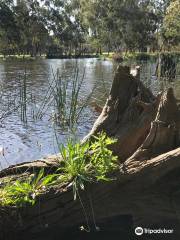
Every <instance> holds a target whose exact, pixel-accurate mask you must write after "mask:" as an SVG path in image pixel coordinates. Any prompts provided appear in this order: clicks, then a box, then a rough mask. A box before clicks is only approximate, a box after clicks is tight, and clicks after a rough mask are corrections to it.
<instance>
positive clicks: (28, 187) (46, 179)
mask: <svg viewBox="0 0 180 240" xmlns="http://www.w3.org/2000/svg"><path fill="white" fill-rule="evenodd" d="M56 178H57V174H51V175H47V176H44V169H41V170H40V171H39V173H38V174H34V175H33V176H32V177H30V178H28V179H26V180H22V181H21V180H16V181H15V182H13V183H9V184H7V185H6V186H5V187H3V188H0V204H1V205H3V206H6V205H16V206H20V207H21V206H23V205H25V204H30V205H34V204H35V203H36V197H37V196H38V195H39V194H40V193H41V192H42V191H44V190H45V189H46V188H47V187H49V186H51V185H52V184H54V183H55V182H56V181H55V180H56Z"/></svg>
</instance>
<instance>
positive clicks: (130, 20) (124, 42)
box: [0, 0, 180, 57]
mask: <svg viewBox="0 0 180 240" xmlns="http://www.w3.org/2000/svg"><path fill="white" fill-rule="evenodd" d="M179 13H180V4H179V1H178V0H172V1H169V0H162V1H151V0H150V1H149V0H143V1H142V0H141V1H140V0H136V1H131V0H126V1H123V0H115V1H111V0H102V1H98V0H95V1H91V0H89V1H84V0H71V1H63V0H58V1H55V0H52V1H49V0H26V1H24V0H23V1H22V0H17V1H13V0H2V1H1V3H0V53H1V54H2V55H3V56H7V55H22V56H23V55H24V56H25V55H28V56H29V55H30V56H31V57H36V56H38V55H39V56H42V55H46V56H48V57H65V56H66V57H71V56H76V57H78V56H92V55H93V54H95V55H96V54H97V55H101V54H102V53H103V52H107V53H108V54H109V53H110V52H118V53H121V52H125V53H128V52H147V51H148V52H149V51H150V52H155V51H162V50H163V51H164V50H167V51H172V50H174V51H178V50H179V40H180V35H179V34H180V29H179V19H180V15H179Z"/></svg>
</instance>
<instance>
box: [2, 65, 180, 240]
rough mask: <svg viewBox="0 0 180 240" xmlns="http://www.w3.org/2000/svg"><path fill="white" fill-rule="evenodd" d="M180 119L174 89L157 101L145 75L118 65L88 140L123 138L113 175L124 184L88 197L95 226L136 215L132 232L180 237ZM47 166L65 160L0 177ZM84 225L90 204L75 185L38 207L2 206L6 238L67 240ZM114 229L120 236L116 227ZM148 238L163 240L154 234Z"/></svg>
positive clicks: (6, 174) (90, 189) (52, 193)
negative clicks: (76, 195) (77, 197)
mask: <svg viewBox="0 0 180 240" xmlns="http://www.w3.org/2000/svg"><path fill="white" fill-rule="evenodd" d="M179 119H180V112H179V108H178V105H177V100H176V98H175V97H174V94H173V90H172V89H171V88H170V89H168V90H167V91H165V92H163V93H159V94H158V95H157V96H154V95H153V94H152V93H151V91H150V90H149V89H147V88H146V87H145V86H144V85H143V84H142V83H141V82H140V80H139V70H137V75H136V76H132V75H131V74H130V69H129V68H128V67H122V66H119V67H118V69H117V72H116V74H115V77H114V81H113V84H112V88H111V91H110V94H109V98H108V99H107V102H106V104H105V106H104V108H103V110H102V113H101V114H100V116H99V118H98V119H97V121H96V122H95V124H94V126H93V128H92V130H91V132H90V133H89V134H88V135H87V137H85V139H84V141H86V140H87V139H91V137H92V135H96V134H97V133H98V132H100V131H105V132H106V133H107V135H109V136H111V137H115V138H117V140H118V141H117V143H115V144H114V145H113V146H111V148H112V150H113V152H114V154H115V155H117V156H118V158H119V170H118V171H116V172H114V173H113V174H114V176H116V181H112V182H107V183H96V184H95V183H94V184H91V185H88V186H87V190H86V191H82V192H81V193H80V194H81V198H82V202H83V205H84V208H85V210H86V214H87V217H88V221H89V224H90V225H91V223H93V224H94V220H95V221H96V222H97V223H98V224H99V225H101V224H102V225H103V224H105V223H107V222H108V221H109V220H110V219H112V218H116V217H118V216H131V217H132V221H133V223H132V231H134V228H135V227H137V226H142V227H146V228H159V227H161V228H164V227H166V228H172V229H174V234H172V235H171V236H169V238H167V239H168V240H169V239H176V240H177V239H180V230H179V229H180V228H179V226H180V204H179V199H180V187H179V182H180V174H179V172H180V146H179V142H180V141H179V136H180V131H179V126H180V124H179ZM42 167H43V168H45V170H46V171H47V172H53V171H54V170H55V169H56V168H57V156H53V157H51V158H50V159H44V160H38V161H34V162H32V163H23V164H19V165H15V166H10V167H9V168H7V169H4V170H2V171H1V172H0V177H1V179H6V178H13V179H17V178H21V177H24V175H28V174H30V173H32V172H33V171H34V170H37V171H38V169H40V168H42ZM92 206H93V211H92ZM82 224H83V225H85V226H86V224H87V223H86V221H85V218H84V214H83V211H82V205H81V203H80V202H79V201H74V200H73V194H72V187H71V186H70V185H61V186H58V187H54V188H51V189H50V190H49V191H48V192H45V193H43V194H42V195H41V196H39V198H38V203H37V204H36V205H35V206H33V207H32V206H31V207H24V208H16V207H0V239H2V240H11V239H13V240H16V239H17V240H19V239H20V236H22V239H23V238H26V239H34V240H39V239H43V240H49V239H60V236H63V235H62V234H63V232H65V231H66V230H68V229H75V228H76V227H77V226H81V225H82ZM108 226H109V224H108ZM112 226H114V227H112V228H113V231H116V230H117V228H118V227H117V226H116V224H114V225H112ZM56 237H57V238H56ZM158 237H159V238H157V239H161V238H160V237H161V236H160V235H158ZM163 237H164V235H162V239H165V238H163ZM62 239H67V236H66V237H65V238H62ZM78 239H80V238H78ZM83 239H84V238H83ZM103 239H105V238H104V237H103ZM114 239H115V238H114ZM117 239H119V238H117ZM123 239H126V238H125V237H124V238H123ZM127 239H128V240H129V239H131V238H130V237H128V238H127ZM132 239H136V237H135V235H132ZM141 239H156V238H155V236H154V235H153V236H150V235H149V234H146V235H144V237H143V238H141Z"/></svg>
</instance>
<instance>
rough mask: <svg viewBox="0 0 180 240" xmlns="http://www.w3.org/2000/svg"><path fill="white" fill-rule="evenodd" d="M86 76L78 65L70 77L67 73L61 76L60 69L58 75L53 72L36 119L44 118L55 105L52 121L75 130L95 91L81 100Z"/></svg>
mask: <svg viewBox="0 0 180 240" xmlns="http://www.w3.org/2000/svg"><path fill="white" fill-rule="evenodd" d="M84 76H85V70H84V71H83V74H82V75H81V74H80V73H79V68H78V66H77V64H76V66H75V68H74V69H73V74H71V76H70V77H69V76H67V75H66V73H62V74H60V71H59V70H58V69H57V71H56V73H55V72H54V71H53V70H52V79H51V81H50V82H49V88H48V90H47V92H46V94H45V97H44V99H43V101H42V104H41V106H40V108H39V110H38V112H37V114H36V118H37V119H40V118H42V117H43V115H44V114H45V113H46V111H47V109H48V108H49V106H52V105H53V106H54V113H53V115H52V120H53V121H54V122H56V123H58V124H59V125H60V126H61V127H63V128H65V127H69V128H70V129H73V128H74V126H75V124H76V123H77V122H78V120H79V119H80V117H81V113H82V111H83V110H84V108H85V107H86V106H87V105H88V102H89V100H90V98H91V96H92V93H93V91H94V89H93V90H92V91H91V93H90V94H88V96H87V97H83V98H80V92H81V88H82V85H83V82H84Z"/></svg>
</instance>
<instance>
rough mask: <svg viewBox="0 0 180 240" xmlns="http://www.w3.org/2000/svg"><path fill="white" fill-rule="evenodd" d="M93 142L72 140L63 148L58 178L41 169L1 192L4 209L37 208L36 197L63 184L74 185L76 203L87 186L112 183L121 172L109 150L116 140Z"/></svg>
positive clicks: (101, 136)
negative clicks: (116, 174) (116, 171)
mask: <svg viewBox="0 0 180 240" xmlns="http://www.w3.org/2000/svg"><path fill="white" fill-rule="evenodd" d="M93 138H94V139H93V142H92V143H90V142H89V141H87V142H86V143H84V144H81V143H74V142H73V141H72V140H69V141H68V143H67V146H64V145H61V146H60V153H61V156H62V161H61V162H60V167H59V168H58V170H57V173H56V174H49V175H45V174H44V169H41V170H40V171H39V173H38V174H34V175H33V176H31V177H30V178H28V179H25V180H16V181H15V182H10V183H9V184H6V185H5V186H2V187H1V188H0V205H2V206H9V205H10V206H12V205H13V206H14V205H15V206H19V207H22V206H24V205H26V204H30V205H34V204H35V203H36V197H37V196H38V195H40V194H41V193H42V192H43V191H45V190H47V188H49V187H50V186H53V185H57V184H59V183H70V184H69V186H70V185H72V187H73V194H74V199H76V197H77V194H78V196H79V189H81V190H84V189H85V184H86V183H92V182H96V181H111V180H113V179H112V178H111V177H110V173H111V172H112V171H114V170H115V169H117V168H118V164H117V157H116V156H113V154H112V151H111V150H110V149H109V147H110V145H111V144H113V143H115V142H116V140H115V139H111V138H109V137H107V136H106V134H105V133H100V134H99V135H98V136H94V137H93ZM79 198H80V197H79Z"/></svg>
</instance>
